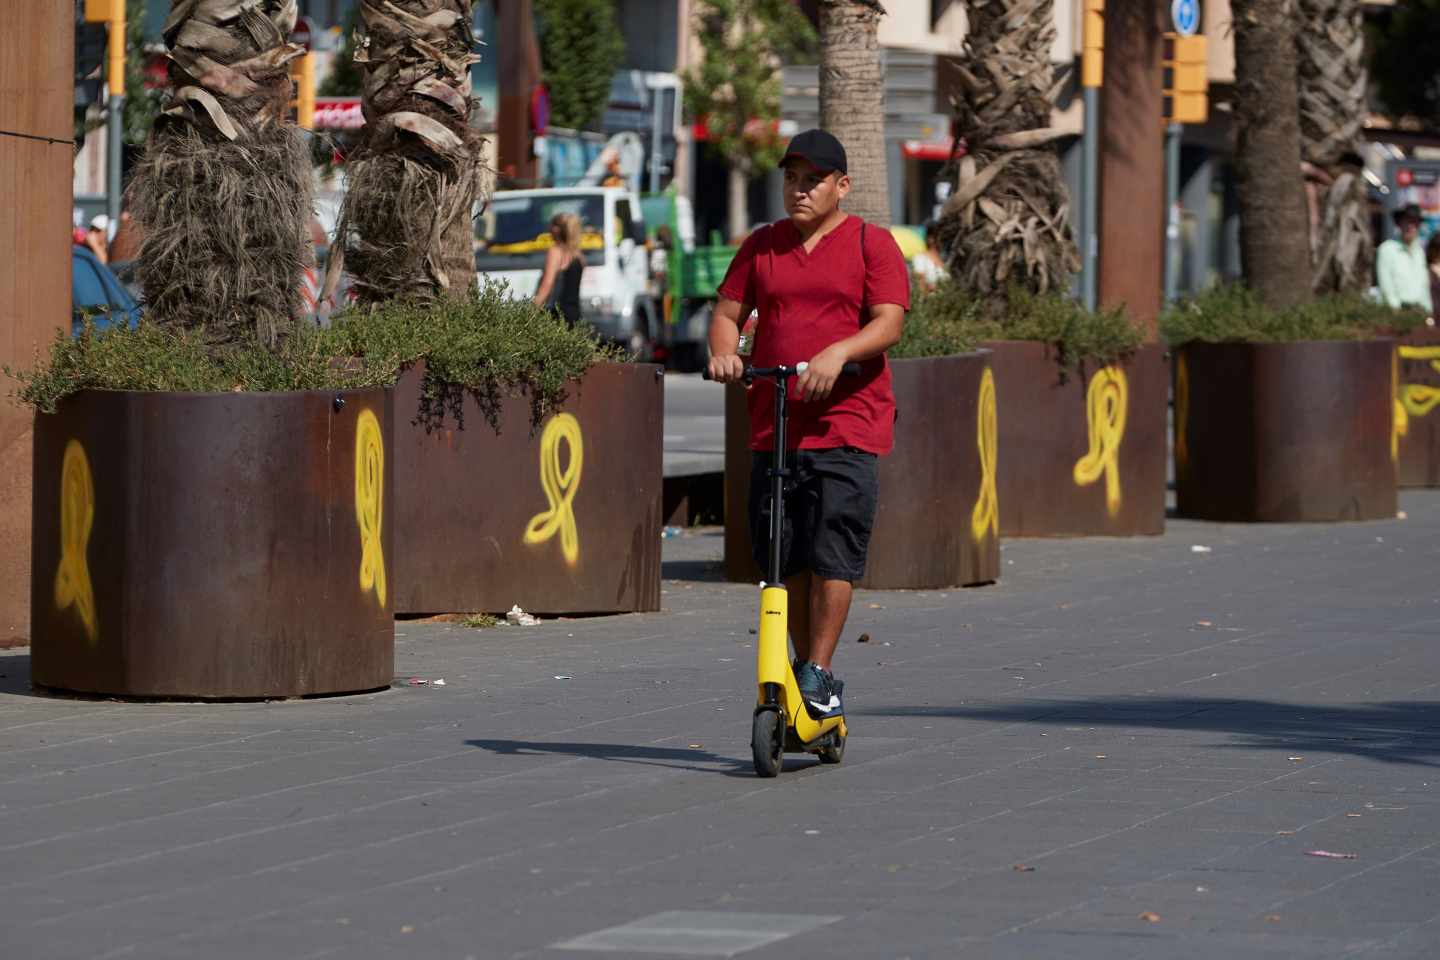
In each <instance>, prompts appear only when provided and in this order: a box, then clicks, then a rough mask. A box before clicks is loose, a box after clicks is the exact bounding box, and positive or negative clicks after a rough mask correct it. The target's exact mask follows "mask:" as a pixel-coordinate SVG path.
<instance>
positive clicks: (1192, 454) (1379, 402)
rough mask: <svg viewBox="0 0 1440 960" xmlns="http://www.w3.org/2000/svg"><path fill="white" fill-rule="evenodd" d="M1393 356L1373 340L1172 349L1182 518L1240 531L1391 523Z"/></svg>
mask: <svg viewBox="0 0 1440 960" xmlns="http://www.w3.org/2000/svg"><path fill="white" fill-rule="evenodd" d="M1394 346H1395V342H1394V341H1393V340H1389V339H1381V340H1371V341H1364V342H1355V341H1334V342H1321V341H1316V342H1303V343H1192V344H1186V345H1184V346H1182V347H1180V348H1178V349H1177V350H1176V352H1175V479H1176V504H1177V508H1178V512H1179V513H1180V515H1181V516H1184V517H1193V518H1195V519H1200V520H1218V521H1240V522H1254V521H1278V522H1293V521H1332V520H1379V519H1383V518H1386V517H1393V516H1395V506H1396V496H1395V460H1394V457H1393V454H1392V443H1393V440H1394V423H1395V401H1394V388H1393V380H1392V377H1393V376H1394V371H1393V364H1394V356H1393V351H1394Z"/></svg>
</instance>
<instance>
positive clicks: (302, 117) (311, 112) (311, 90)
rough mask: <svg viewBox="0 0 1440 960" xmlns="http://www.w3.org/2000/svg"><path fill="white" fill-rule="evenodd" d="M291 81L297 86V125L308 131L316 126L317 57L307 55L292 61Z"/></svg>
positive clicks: (295, 106)
mask: <svg viewBox="0 0 1440 960" xmlns="http://www.w3.org/2000/svg"><path fill="white" fill-rule="evenodd" d="M290 79H291V80H292V81H293V82H294V84H295V99H294V100H291V101H290V106H291V107H293V108H294V110H295V123H296V125H297V126H300V127H303V128H304V129H306V130H311V129H313V128H314V126H315V55H314V54H313V53H306V54H305V56H303V57H297V58H296V59H294V60H292V61H290Z"/></svg>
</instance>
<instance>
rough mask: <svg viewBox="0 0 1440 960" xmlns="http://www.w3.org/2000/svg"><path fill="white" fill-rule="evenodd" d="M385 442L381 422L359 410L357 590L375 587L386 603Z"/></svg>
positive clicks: (356, 492)
mask: <svg viewBox="0 0 1440 960" xmlns="http://www.w3.org/2000/svg"><path fill="white" fill-rule="evenodd" d="M384 494H385V444H384V440H383V438H382V437H381V434H380V421H379V420H377V419H375V414H374V413H372V412H371V411H369V410H361V411H360V416H359V418H358V419H357V420H356V422H355V521H356V523H357V524H358V525H359V527H360V590H361V592H362V593H363V592H365V591H367V590H374V591H375V597H376V599H378V600H379V601H380V605H381V606H382V607H383V606H384V605H385V552H384V549H383V547H382V546H381V544H380V531H381V529H383V527H382V522H383V520H384V514H383V510H384V506H383V504H384Z"/></svg>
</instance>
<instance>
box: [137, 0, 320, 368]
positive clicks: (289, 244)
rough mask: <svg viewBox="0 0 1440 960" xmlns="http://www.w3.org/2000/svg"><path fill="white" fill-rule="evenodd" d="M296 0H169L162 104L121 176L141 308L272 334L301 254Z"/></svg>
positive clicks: (214, 329)
mask: <svg viewBox="0 0 1440 960" xmlns="http://www.w3.org/2000/svg"><path fill="white" fill-rule="evenodd" d="M294 25H295V0H177V2H176V3H174V4H173V5H172V7H171V11H170V16H169V18H168V19H167V20H166V21H165V25H164V28H163V32H164V36H165V42H166V44H167V45H168V47H169V58H170V66H169V74H170V89H169V91H168V93H167V95H166V100H165V110H164V112H163V113H162V114H161V115H160V117H158V118H157V120H156V123H155V127H154V132H153V136H152V138H151V141H150V144H149V145H148V148H147V150H146V153H145V157H144V159H143V160H142V161H141V162H140V164H139V166H138V167H137V169H136V171H135V175H134V178H133V181H132V183H131V187H130V204H131V209H132V211H133V213H134V216H135V219H136V220H137V221H138V222H139V223H140V224H141V225H142V226H143V228H144V237H145V239H144V242H143V244H142V246H141V249H140V257H139V264H138V267H137V272H138V276H139V280H140V284H141V286H142V288H143V289H144V292H145V299H146V301H147V304H148V315H149V316H150V317H151V318H152V319H154V320H157V321H159V322H161V323H174V324H181V325H184V326H188V327H203V328H205V330H206V336H207V338H209V339H210V340H212V341H215V342H227V341H234V340H239V339H243V338H246V337H249V336H256V335H258V336H259V337H260V339H262V340H263V341H265V342H268V343H272V344H273V343H275V342H276V341H278V340H279V339H280V338H281V337H282V336H283V335H284V333H285V331H286V329H287V328H288V327H289V325H290V324H291V323H292V322H293V320H294V318H295V317H297V316H298V315H299V314H300V311H301V299H300V292H301V275H302V274H303V272H304V270H305V268H306V267H307V266H308V265H309V264H310V263H311V262H312V254H311V251H310V246H309V235H308V233H307V231H306V226H307V224H308V222H309V217H310V209H311V185H310V163H309V151H308V150H307V149H306V146H305V141H304V138H303V136H302V135H301V133H300V131H299V130H298V129H297V128H296V127H295V125H294V124H291V123H288V122H287V120H286V113H287V109H288V104H289V101H290V98H291V89H292V84H291V81H290V75H289V70H288V65H289V63H290V62H291V61H292V60H294V59H295V58H296V57H299V56H302V55H303V54H304V52H305V51H304V48H302V47H300V46H298V45H295V44H292V43H288V42H286V38H287V37H289V35H290V31H291V30H292V29H293V28H294Z"/></svg>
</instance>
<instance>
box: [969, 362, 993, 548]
mask: <svg viewBox="0 0 1440 960" xmlns="http://www.w3.org/2000/svg"><path fill="white" fill-rule="evenodd" d="M975 420H976V424H975V445H976V446H977V447H979V448H980V496H979V498H978V499H977V500H976V501H975V510H974V512H972V513H971V514H970V534H971V536H973V537H974V538H975V542H976V543H979V542H980V541H981V540H984V539H985V534H986V533H990V534H992V535H998V534H999V532H1000V498H999V495H998V494H997V493H996V492H995V463H996V445H997V440H996V426H995V374H994V373H993V372H991V371H990V370H989V369H988V368H987V369H986V370H985V376H983V377H982V378H981V379H980V408H979V410H977V411H976V417H975Z"/></svg>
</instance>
